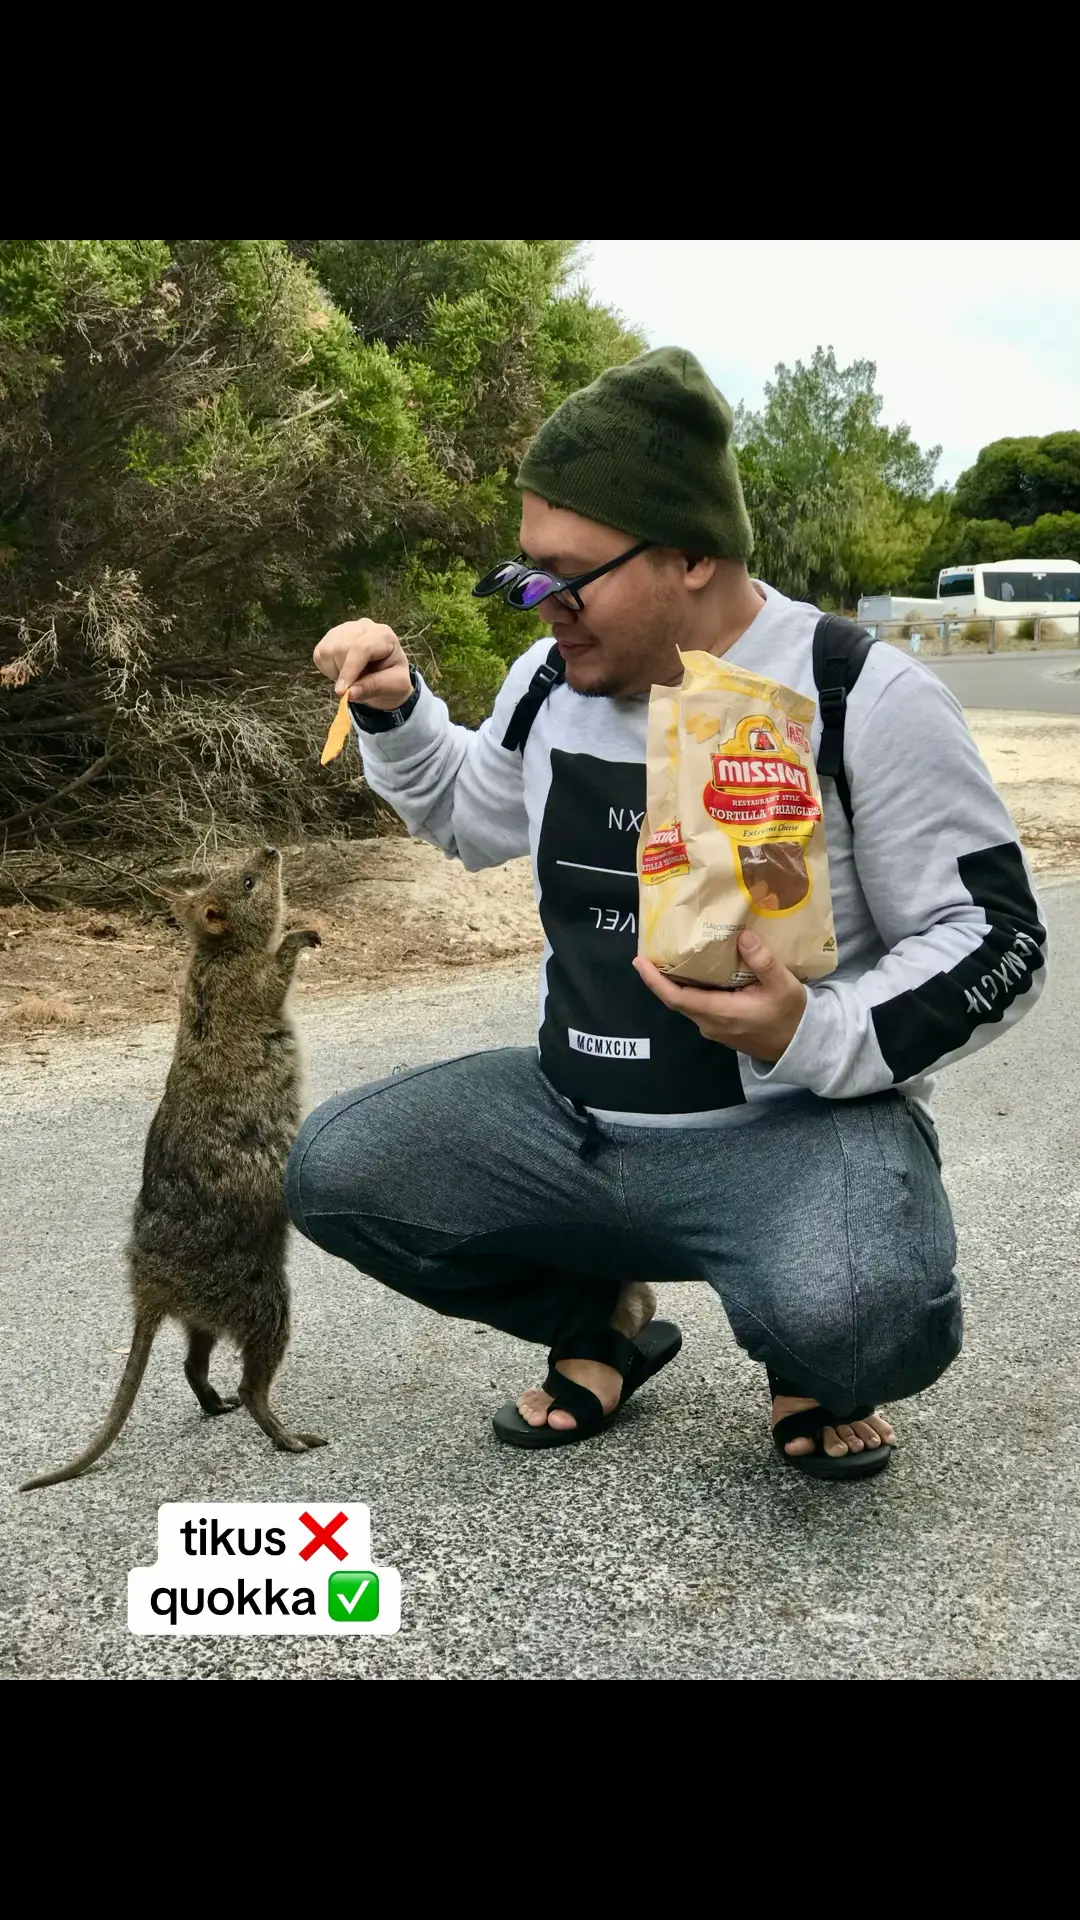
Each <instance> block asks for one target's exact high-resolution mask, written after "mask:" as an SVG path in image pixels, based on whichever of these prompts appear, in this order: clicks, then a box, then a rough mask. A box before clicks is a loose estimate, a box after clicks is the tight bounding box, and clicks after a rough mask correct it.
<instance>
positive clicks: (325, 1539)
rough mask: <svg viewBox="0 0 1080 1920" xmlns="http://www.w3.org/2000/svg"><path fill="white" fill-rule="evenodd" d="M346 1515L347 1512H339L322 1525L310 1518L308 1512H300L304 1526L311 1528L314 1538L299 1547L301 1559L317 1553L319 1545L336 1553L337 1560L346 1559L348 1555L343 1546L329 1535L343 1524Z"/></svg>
mask: <svg viewBox="0 0 1080 1920" xmlns="http://www.w3.org/2000/svg"><path fill="white" fill-rule="evenodd" d="M348 1517H349V1516H348V1514H347V1513H339V1514H338V1516H337V1518H336V1519H335V1520H328V1521H327V1523H326V1525H325V1527H322V1526H320V1525H319V1522H318V1521H317V1520H313V1519H312V1517H311V1515H310V1513H302V1514H301V1515H300V1518H301V1520H302V1522H303V1524H304V1526H305V1527H309V1528H310V1529H311V1532H312V1534H313V1535H314V1539H312V1540H309V1541H308V1543H307V1546H306V1547H301V1549H300V1558H301V1560H310V1559H311V1556H312V1554H313V1553H318V1551H319V1548H320V1547H329V1549H330V1551H331V1553H336V1554H337V1557H338V1559H339V1560H347V1559H348V1557H349V1556H348V1554H347V1553H346V1551H345V1549H344V1547H343V1546H340V1545H339V1543H338V1542H337V1541H336V1540H334V1539H332V1538H331V1535H333V1534H335V1533H336V1532H337V1530H338V1528H339V1527H343V1526H344V1525H345V1522H346V1520H347V1519H348Z"/></svg>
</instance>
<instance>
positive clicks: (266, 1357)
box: [240, 1282, 326, 1453]
mask: <svg viewBox="0 0 1080 1920" xmlns="http://www.w3.org/2000/svg"><path fill="white" fill-rule="evenodd" d="M282 1284H283V1286H284V1282H283V1283H282ZM288 1344H289V1310H288V1297H287V1295H286V1296H285V1297H284V1298H283V1300H282V1302H281V1305H280V1310H279V1311H274V1312H272V1313H264V1314H263V1315H262V1316H260V1321H259V1323H258V1324H257V1325H255V1326H254V1327H252V1328H251V1329H250V1330H249V1331H248V1332H247V1333H246V1334H245V1336H244V1339H243V1342H242V1345H241V1353H242V1356H243V1362H244V1372H243V1377H242V1379H241V1381H240V1398H241V1400H242V1401H243V1403H244V1405H245V1407H246V1408H247V1410H248V1412H249V1413H250V1414H251V1415H252V1416H253V1418H254V1419H256V1420H257V1421H258V1423H259V1425H260V1427H261V1428H262V1430H263V1432H264V1433H265V1434H267V1435H269V1437H270V1439H271V1440H272V1441H273V1443H274V1445H275V1447H280V1448H281V1450H282V1452H283V1453H306V1452H307V1450H308V1448H309V1447H325V1445H326V1441H325V1440H324V1439H323V1437H322V1435H321V1434H318V1433H290V1431H289V1429H288V1427H286V1426H283V1425H282V1423H281V1421H280V1420H279V1419H278V1417H277V1414H276V1413H275V1412H274V1411H273V1409H272V1407H271V1405H270V1400H269V1394H270V1387H271V1385H272V1383H273V1379H274V1375H275V1374H276V1372H277V1370H278V1368H279V1367H280V1365H281V1362H282V1360H283V1359H284V1358H285V1349H286V1347H287V1346H288Z"/></svg>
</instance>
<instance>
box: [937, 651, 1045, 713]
mask: <svg viewBox="0 0 1080 1920" xmlns="http://www.w3.org/2000/svg"><path fill="white" fill-rule="evenodd" d="M923 665H924V666H927V667H929V668H930V671H931V673H936V674H937V675H938V676H939V678H940V679H942V680H944V682H945V685H946V686H947V687H949V688H951V690H952V692H953V693H954V694H955V695H956V698H957V699H958V700H959V702H960V704H961V706H964V707H972V708H974V707H1002V708H1010V709H1011V710H1012V711H1013V712H1019V713H1080V650H1078V649H1077V648H1076V647H1072V648H1070V649H1069V650H1068V651H1067V652H1064V651H1055V652H1053V653H1051V652H1048V651H1046V652H1044V651H1043V650H1042V649H1040V651H1039V652H1038V653H993V654H969V655H967V656H966V657H965V656H960V657H958V658H956V659H951V658H950V659H948V660H926V661H924V662H923Z"/></svg>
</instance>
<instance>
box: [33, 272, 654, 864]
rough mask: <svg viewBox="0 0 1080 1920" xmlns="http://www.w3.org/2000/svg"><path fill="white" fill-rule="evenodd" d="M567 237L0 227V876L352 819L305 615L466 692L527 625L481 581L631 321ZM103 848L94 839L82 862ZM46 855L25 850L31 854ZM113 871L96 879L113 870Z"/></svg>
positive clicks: (353, 806) (188, 852) (456, 692)
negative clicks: (13, 233) (367, 633)
mask: <svg viewBox="0 0 1080 1920" xmlns="http://www.w3.org/2000/svg"><path fill="white" fill-rule="evenodd" d="M573 261H574V250H573V244H572V243H570V242H567V241H525V240H509V241H305V242H285V241H279V240H228V241H195V240H191V241H169V242H166V241H157V240H148V241H112V240H87V241H81V240H80V241H6V242H3V243H0V699H2V702H3V705H2V711H0V789H2V792H0V830H2V836H3V837H2V840H0V848H2V850H3V866H2V871H0V887H6V888H7V890H8V892H9V893H10V892H11V891H12V890H15V889H22V890H23V891H24V892H25V891H27V890H28V889H29V890H30V891H31V892H32V891H33V888H34V887H37V888H39V890H41V891H42V892H43V894H44V893H45V892H46V891H48V890H49V889H51V893H52V896H53V897H55V895H56V891H57V888H60V889H61V890H63V888H64V887H71V886H73V885H74V884H75V880H76V879H77V880H78V884H79V886H80V887H81V888H82V890H83V893H84V895H85V896H86V897H89V896H90V892H91V891H92V889H91V875H93V876H94V888H96V890H97V891H98V892H102V891H104V892H106V893H107V892H108V890H109V887H110V886H111V885H114V884H116V883H115V881H113V882H110V881H109V879H108V874H109V872H110V871H112V872H113V873H114V874H115V872H116V870H118V869H122V870H123V871H128V870H129V869H130V868H132V867H133V866H135V865H137V864H138V863H139V862H140V861H142V862H143V864H144V865H145V864H146V862H147V861H150V862H154V861H156V862H159V863H160V862H163V861H166V860H169V859H172V858H174V857H175V858H176V859H178V860H179V859H183V860H185V861H189V860H190V858H191V856H192V853H193V850H195V851H198V850H199V849H202V850H206V849H213V848H215V847H218V846H225V845H229V844H231V843H234V842H236V841H237V840H241V839H250V838H252V837H255V836H266V835H268V834H273V835H274V836H275V837H282V838H298V837H300V836H301V835H302V834H304V833H318V832H325V831H330V830H333V829H334V828H335V826H339V825H341V824H343V823H347V822H356V821H357V819H358V818H363V814H364V809H365V807H367V806H368V801H367V796H366V791H365V789H364V787H363V783H362V780H361V779H360V776H359V771H358V763H357V761H356V758H355V756H354V755H351V754H350V755H347V756H344V757H343V759H342V760H341V761H339V762H337V763H336V764H335V765H334V766H333V767H332V768H331V769H329V770H327V771H325V772H320V769H319V766H318V755H319V747H320V745H321V741H322V737H323V735H324V733H325V730H326V727H327V724H328V721H329V717H330V712H331V708H332V701H331V699H330V697H329V695H328V690H327V688H326V685H325V682H323V681H321V680H319V679H318V678H317V676H316V675H315V674H314V672H313V670H312V667H311V650H312V647H313V646H314V644H315V641H316V640H317V639H318V638H319V636H320V634H321V633H322V632H323V631H324V630H325V628H326V627H327V626H329V625H331V624H334V623H335V622H336V621H339V620H342V619H347V618H350V617H353V616H355V615H357V614H361V613H369V614H371V615H373V616H375V617H378V618H381V619H392V620H393V623H394V624H395V625H396V626H397V627H398V630H399V631H400V633H401V635H402V638H403V639H404V640H405V641H406V642H407V644H409V645H410V646H412V647H413V649H414V651H415V653H416V655H417V657H418V659H420V660H421V662H422V664H423V665H424V668H425V671H427V672H428V673H429V674H430V676H431V679H432V682H433V684H435V685H436V686H437V687H438V689H439V691H440V692H441V693H444V694H445V695H446V697H447V699H448V700H449V702H450V704H451V708H452V710H453V711H454V713H455V714H456V715H458V716H459V717H461V718H464V719H466V720H469V721H476V720H478V719H479V718H480V717H481V716H482V714H483V712H484V711H485V710H486V708H487V706H488V705H489V704H490V700H491V697H492V695H493V693H494V691H495V690H496V688H497V686H498V684H499V682H500V680H501V677H502V675H503V673H504V672H505V668H506V664H507V662H508V660H509V659H511V658H512V657H513V656H514V654H515V653H516V652H517V651H519V650H520V648H521V647H523V646H524V645H526V644H528V642H529V641H530V639H531V638H533V637H534V635H535V633H536V632H537V631H538V627H537V624H536V623H535V622H534V621H530V620H529V619H527V618H526V617H524V616H521V617H518V618H515V617H514V616H512V615H508V614H507V612H506V610H505V609H504V608H503V607H502V606H501V605H497V606H492V605H491V603H480V602H478V601H475V600H472V599H471V597H470V589H471V585H472V582H473V580H474V579H475V577H476V574H477V573H478V572H479V571H481V570H482V569H483V568H485V567H486V566H487V565H489V564H490V562H491V559H492V558H493V557H494V556H495V555H496V554H497V553H499V552H500V551H502V550H506V551H516V550H517V497H516V494H515V491H514V488H513V474H514V472H515V471H516V466H517V462H518V460H519V458H520V455H521V453H522V451H523V450H524V447H525V446H526V445H527V443H528V440H529V439H530V438H531V436H532V433H533V432H534V431H535V429H536V427H537V426H538V425H539V423H540V420H541V419H542V418H543V417H544V415H545V413H546V412H547V411H549V409H550V408H551V407H552V406H553V405H555V404H557V402H558V400H559V399H560V398H561V397H562V394H563V392H564V391H569V390H570V389H571V388H572V387H573V386H575V385H577V384H579V382H580V380H582V379H588V378H591V377H592V376H593V374H594V373H596V372H598V371H599V370H600V368H601V367H602V366H603V365H605V364H607V363H608V362H610V361H611V360H615V359H619V358H627V357H629V356H630V355H631V354H633V353H634V352H635V351H637V350H639V348H640V347H641V345H642V344H643V343H642V342H641V341H640V339H639V338H638V337H637V336H635V335H633V334H632V333H630V332H629V331H628V330H627V329H625V328H624V327H622V325H621V323H620V322H619V321H618V320H617V319H616V317H615V316H613V315H611V314H609V313H607V312H606V311H605V310H604V309H603V308H600V307H597V306H596V305H595V304H594V303H591V302H590V301H589V300H588V299H587V298H586V297H585V296H584V295H583V294H582V293H580V292H579V291H575V290H574V289H573V287H572V285H571V284H570V276H571V274H572V271H573ZM103 863H104V864H103ZM43 874H44V875H46V878H44V879H43V878H42V875H43ZM103 874H104V876H105V877H104V878H103Z"/></svg>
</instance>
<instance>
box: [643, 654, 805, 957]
mask: <svg viewBox="0 0 1080 1920" xmlns="http://www.w3.org/2000/svg"><path fill="white" fill-rule="evenodd" d="M680 657H681V659H682V663H683V681H682V685H681V686H679V687H654V688H653V689H652V693H651V695H650V698H649V734H648V745H647V749H646V774H647V791H646V810H645V819H644V822H643V824H642V829H641V836H640V839H639V842H638V878H639V880H640V903H641V904H640V913H639V916H638V926H639V934H638V951H639V952H640V953H641V954H642V956H643V957H644V958H645V959H646V960H651V961H652V962H653V964H654V965H655V966H657V967H659V968H660V970H661V972H662V973H666V974H669V975H670V976H671V978H672V979H675V980H679V981H683V982H685V983H687V984H690V985H696V986H707V987H744V986H747V985H749V984H750V982H751V981H752V980H754V979H755V978H756V976H755V975H754V974H753V973H752V972H751V971H750V970H749V969H748V968H747V965H746V962H745V960H744V959H743V958H742V955H741V954H740V953H739V950H738V947H737V945H736V942H737V939H738V936H739V934H740V932H741V931H742V929H743V928H744V927H747V926H752V927H754V928H755V930H756V931H757V932H758V933H760V935H761V937H762V939H763V940H765V941H766V943H767V944H768V946H769V948H770V950H771V952H772V953H774V954H775V956H776V958H777V959H778V960H780V961H782V962H783V964H784V966H786V967H789V968H790V969H791V971H792V973H794V974H796V975H797V976H798V978H799V979H800V980H819V979H821V978H822V977H823V976H824V975H825V974H827V973H831V972H832V971H833V969H834V967H835V966H836V935H835V932H834V930H833V916H832V900H831V898H830V895H829V863H828V855H827V853H826V849H825V827H824V822H823V820H822V812H821V790H820V788H819V786H818V779H817V768H816V767H815V765H814V760H813V756H812V754H811V752H810V727H811V724H812V722H813V718H814V711H815V709H814V702H813V701H812V700H808V699H806V698H805V697H804V696H803V695H802V694H800V693H794V692H793V691H792V689H791V688H790V687H782V686H779V685H777V684H776V683H775V682H774V681H771V680H765V679H762V678H761V677H760V676H759V675H758V674H756V673H747V672H746V671H745V670H744V669H743V668H742V667H732V666H725V664H724V661H723V659H722V658H719V659H718V658H717V657H716V655H715V654H711V653H684V654H682V655H681V656H680Z"/></svg>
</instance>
